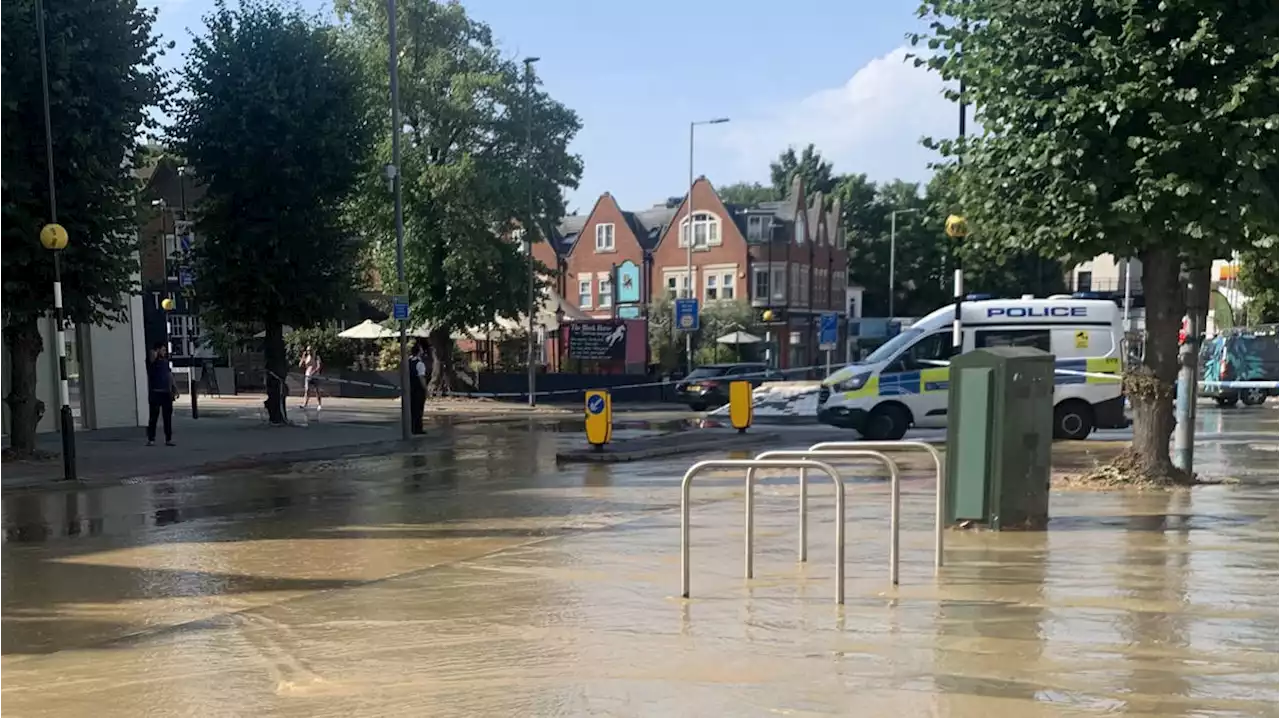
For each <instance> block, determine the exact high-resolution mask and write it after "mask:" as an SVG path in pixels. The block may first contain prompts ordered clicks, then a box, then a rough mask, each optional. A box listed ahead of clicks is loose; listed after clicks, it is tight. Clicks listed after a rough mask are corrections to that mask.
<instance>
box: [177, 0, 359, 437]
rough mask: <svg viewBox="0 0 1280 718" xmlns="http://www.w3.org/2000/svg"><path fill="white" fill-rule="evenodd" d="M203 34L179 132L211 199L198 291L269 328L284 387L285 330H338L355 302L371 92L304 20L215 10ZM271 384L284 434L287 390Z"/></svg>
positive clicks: (333, 44)
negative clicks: (351, 212) (353, 209)
mask: <svg viewBox="0 0 1280 718" xmlns="http://www.w3.org/2000/svg"><path fill="white" fill-rule="evenodd" d="M205 22H206V24H207V26H208V29H207V31H206V33H205V34H204V35H201V36H198V37H196V38H195V40H194V42H193V45H192V49H191V52H190V54H189V56H188V59H187V66H186V69H185V72H184V80H185V87H184V89H185V91H186V92H185V95H184V96H183V98H182V99H181V100H179V103H178V105H179V110H178V116H177V122H176V124H175V126H174V128H173V136H174V139H175V140H176V142H177V145H178V149H179V151H181V152H182V153H183V155H184V156H185V157H187V159H188V161H189V162H191V164H192V165H193V166H194V167H195V168H196V171H197V172H199V173H200V177H201V179H202V181H203V182H204V183H205V186H206V188H207V190H206V194H205V197H204V199H203V201H202V202H201V204H200V208H199V216H198V218H197V230H198V231H197V233H198V235H199V236H200V237H201V238H202V239H201V241H200V242H199V243H197V245H196V248H195V256H194V260H195V269H196V272H195V274H196V283H195V290H196V294H197V296H198V297H199V299H200V302H201V311H202V312H203V313H207V314H208V315H209V317H210V319H211V320H213V321H215V322H227V323H231V322H236V321H244V320H249V319H252V320H254V321H256V322H260V323H261V324H262V325H263V326H264V327H265V328H266V337H265V353H266V364H267V369H268V371H270V372H271V373H273V374H275V375H276V376H277V377H284V376H285V375H286V373H287V371H288V361H287V358H286V354H285V343H284V336H283V328H284V326H285V325H291V326H295V327H302V326H308V325H311V324H313V323H316V322H317V321H320V320H323V319H326V318H329V317H332V316H333V315H334V313H335V312H336V311H338V309H339V308H340V307H341V306H342V304H343V302H344V301H345V300H347V299H348V298H349V296H350V293H351V290H352V284H353V280H354V277H353V272H352V267H353V266H354V264H355V257H356V249H357V244H356V242H355V241H354V240H353V230H352V227H351V226H350V224H349V222H348V221H347V220H346V216H345V214H344V202H346V201H347V199H348V197H349V196H350V194H351V192H352V190H353V188H354V187H355V186H356V184H357V181H358V179H359V177H360V174H361V173H362V172H365V171H368V170H369V166H368V162H367V157H368V151H369V148H370V145H371V134H370V131H371V129H372V123H371V122H370V115H369V108H368V105H367V103H366V101H365V98H366V96H367V93H366V92H365V90H364V89H363V88H364V80H363V78H362V76H361V73H360V65H359V63H358V61H357V59H356V57H355V54H354V53H353V52H351V51H350V50H349V49H348V48H347V47H346V46H345V45H344V44H343V43H342V42H340V40H339V37H338V33H337V31H336V29H335V28H333V27H327V26H324V25H322V24H321V23H319V22H318V21H317V20H316V19H314V18H311V17H308V16H305V15H304V14H302V12H301V11H300V10H297V9H285V8H282V7H280V6H277V5H273V4H268V3H260V2H257V1H256V0H245V1H244V2H243V3H242V4H241V5H240V6H239V7H238V8H237V9H232V8H229V7H227V6H226V5H224V4H221V3H219V4H218V6H217V7H216V9H215V10H214V12H213V13H212V14H210V15H209V16H208V17H207V18H205ZM267 385H268V392H269V401H268V402H267V406H268V407H269V409H270V411H271V420H272V421H273V422H282V421H284V420H285V416H284V401H282V399H281V396H280V392H281V390H282V388H283V387H282V386H281V382H280V381H269V382H268V383H267Z"/></svg>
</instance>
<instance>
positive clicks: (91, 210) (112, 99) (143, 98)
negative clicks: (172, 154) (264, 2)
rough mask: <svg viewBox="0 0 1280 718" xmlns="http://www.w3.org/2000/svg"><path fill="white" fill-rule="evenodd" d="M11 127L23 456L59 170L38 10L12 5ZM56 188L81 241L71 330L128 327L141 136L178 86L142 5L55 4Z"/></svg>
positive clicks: (2, 69)
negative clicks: (170, 85)
mask: <svg viewBox="0 0 1280 718" xmlns="http://www.w3.org/2000/svg"><path fill="white" fill-rule="evenodd" d="M0 7H2V9H0V13H2V20H0V32H2V34H3V39H2V40H0V42H2V44H3V47H4V50H3V53H4V59H3V62H0V86H2V87H3V119H2V120H0V132H2V133H3V141H2V142H0V147H2V150H0V151H2V152H3V162H2V166H3V171H4V199H3V205H4V210H3V211H4V219H3V223H2V224H3V233H4V240H3V241H4V244H3V252H2V253H0V254H2V256H3V260H2V261H3V265H4V282H3V287H4V295H3V296H4V301H3V307H4V309H3V314H4V341H5V345H6V346H7V347H8V348H9V351H10V352H11V356H12V359H13V361H12V363H11V364H10V365H9V366H8V367H7V368H8V369H9V371H10V394H9V395H8V396H7V397H6V399H5V400H6V402H8V404H9V408H10V411H11V416H12V419H13V424H12V444H13V448H14V449H15V451H18V452H30V451H31V450H32V449H33V447H34V441H35V435H34V432H35V428H36V423H37V416H38V414H39V412H40V402H38V401H37V400H36V398H35V388H36V387H35V380H36V359H37V357H38V356H39V354H40V351H41V349H42V343H41V340H40V334H39V328H38V322H39V319H40V317H42V316H44V315H45V314H47V313H48V312H50V311H51V310H52V308H53V260H52V257H51V255H50V253H49V252H48V251H47V250H45V249H44V248H43V247H42V246H41V244H40V241H39V234H40V228H41V227H42V226H43V225H44V224H46V223H47V222H50V221H51V214H50V209H51V207H50V201H49V200H50V196H49V181H48V174H47V172H48V164H47V161H46V157H45V127H44V115H43V112H42V107H43V97H42V90H41V88H42V85H41V75H40V53H39V43H38V41H37V38H36V4H35V2H33V0H13V2H5V3H4V4H3V6H0ZM44 14H45V33H46V36H47V43H46V45H47V54H48V70H49V105H50V114H51V120H52V121H51V125H52V134H53V180H54V183H55V185H56V194H57V200H58V222H59V223H60V224H61V225H62V226H64V227H65V228H66V230H67V234H68V236H69V238H70V242H69V244H68V246H67V248H66V249H64V250H62V251H61V255H60V260H61V265H62V297H63V306H64V308H65V313H66V316H67V319H68V320H69V321H72V322H75V323H77V324H101V323H110V322H114V321H118V320H120V319H122V317H123V313H124V311H125V308H126V307H127V301H128V297H129V295H130V294H131V293H132V292H133V291H134V289H135V285H134V283H133V282H132V275H133V273H134V272H135V271H137V266H138V265H137V261H136V259H134V250H135V248H136V247H135V242H134V237H135V236H136V234H137V224H136V214H135V193H136V192H137V189H138V181H137V179H136V178H135V177H134V176H133V174H132V172H131V169H132V168H133V166H134V160H135V155H136V153H137V150H138V133H139V129H140V128H147V127H150V123H151V120H150V117H149V116H148V114H147V110H148V109H149V108H152V107H155V106H158V105H160V104H161V102H162V99H163V93H164V90H165V87H166V84H165V77H164V74H163V72H162V71H161V70H160V69H159V68H158V67H157V65H156V61H157V58H158V57H159V56H160V54H161V53H162V48H161V46H160V44H159V42H158V39H157V37H156V35H155V33H154V32H153V25H154V24H155V18H156V15H155V11H153V10H146V9H142V8H139V7H138V6H137V3H135V2H132V0H67V1H65V2H56V3H48V2H47V3H45V4H44Z"/></svg>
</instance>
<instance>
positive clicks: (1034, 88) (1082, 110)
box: [913, 0, 1277, 481]
mask: <svg viewBox="0 0 1280 718" xmlns="http://www.w3.org/2000/svg"><path fill="white" fill-rule="evenodd" d="M920 15H921V16H922V17H924V18H926V19H927V20H928V21H929V22H930V28H931V29H930V31H929V33H927V34H926V35H924V36H918V37H915V38H913V40H914V41H915V42H918V43H920V44H923V45H926V46H927V47H928V48H929V50H930V53H929V54H928V56H927V57H925V58H922V59H920V60H919V62H922V63H927V64H928V65H929V66H930V67H932V68H933V69H934V70H936V71H938V72H939V73H940V74H941V75H942V77H943V78H944V79H946V80H948V81H952V82H955V81H962V82H963V86H964V87H965V93H966V96H965V99H966V101H968V102H969V103H971V104H972V105H973V106H974V107H975V108H976V116H977V120H978V123H979V124H980V125H981V126H982V128H983V130H982V132H981V134H980V135H979V136H977V137H972V138H970V139H969V140H967V141H943V142H940V143H938V146H939V147H940V149H941V150H942V152H943V154H944V155H945V156H946V157H948V158H951V159H953V160H959V161H960V170H959V181H958V187H959V194H960V198H961V204H962V206H963V210H964V212H965V214H966V215H967V216H968V218H969V220H970V228H971V232H972V234H971V235H970V237H969V238H968V242H971V243H979V244H984V245H988V246H991V247H994V248H997V249H999V248H1007V247H1012V246H1019V245H1020V246H1027V247H1034V248H1037V249H1039V250H1041V251H1043V252H1045V253H1047V254H1050V255H1053V256H1063V257H1073V258H1075V257H1086V256H1093V255H1096V254H1099V253H1102V252H1111V253H1114V254H1116V255H1119V256H1132V257H1137V258H1138V259H1140V260H1141V261H1142V267H1143V280H1142V281H1143V290H1144V293H1145V295H1146V306H1147V309H1146V325H1147V332H1146V338H1145V340H1144V341H1145V347H1144V349H1145V351H1144V352H1143V359H1142V361H1141V362H1140V363H1139V364H1138V365H1136V366H1134V367H1132V368H1131V369H1130V371H1129V372H1128V374H1127V376H1126V378H1125V384H1126V389H1127V391H1128V395H1129V398H1130V401H1131V402H1132V404H1133V406H1134V419H1135V422H1134V424H1135V425H1134V441H1133V446H1132V449H1131V451H1130V452H1128V453H1127V454H1126V455H1124V456H1122V457H1121V458H1120V459H1118V460H1117V463H1116V464H1115V465H1114V466H1113V467H1112V468H1113V469H1116V470H1119V472H1120V473H1121V474H1122V475H1125V476H1128V477H1132V478H1139V479H1145V480H1154V481H1185V480H1188V478H1189V477H1187V476H1185V475H1184V474H1182V473H1181V472H1178V471H1176V470H1175V468H1174V466H1173V465H1172V463H1171V461H1170V458H1169V437H1170V434H1171V433H1172V430H1173V425H1174V417H1173V386H1174V380H1175V378H1176V375H1177V372H1178V341H1177V335H1178V328H1179V325H1180V323H1181V319H1182V317H1183V315H1184V312H1185V311H1186V293H1185V292H1184V287H1183V284H1182V282H1181V281H1180V279H1179V277H1180V272H1181V270H1182V269H1183V267H1186V268H1196V267H1203V266H1205V265H1206V264H1207V262H1208V260H1209V259H1211V258H1212V257H1215V256H1224V255H1225V254H1226V252H1227V251H1228V250H1229V249H1230V248H1232V247H1240V246H1247V245H1250V244H1253V243H1256V242H1265V241H1267V240H1268V238H1269V237H1272V236H1274V234H1275V232H1276V212H1277V209H1276V208H1277V201H1276V200H1277V197H1276V172H1277V162H1276V142H1275V134H1276V126H1277V123H1276V107H1277V83H1276V41H1277V25H1276V17H1275V5H1274V3H1270V2H1266V1H1265V0H1241V1H1240V2H1232V3H1223V2H1218V1H1217V0H1169V1H1168V2H1161V3H1152V2H1142V1H1140V0H1105V1H1103V0H1069V1H1067V2H1063V1H1062V0H1022V1H1021V2H1016V3H1012V2H996V1H995V0H926V1H925V2H924V3H923V4H922V5H921V7H920ZM953 97H954V94H953Z"/></svg>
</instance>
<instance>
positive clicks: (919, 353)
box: [818, 297, 1128, 440]
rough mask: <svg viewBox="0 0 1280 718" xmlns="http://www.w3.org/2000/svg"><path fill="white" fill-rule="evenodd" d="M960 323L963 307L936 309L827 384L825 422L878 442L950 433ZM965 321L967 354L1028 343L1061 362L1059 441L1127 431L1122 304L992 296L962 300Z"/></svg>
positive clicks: (821, 411)
mask: <svg viewBox="0 0 1280 718" xmlns="http://www.w3.org/2000/svg"><path fill="white" fill-rule="evenodd" d="M954 317H955V305H947V306H945V307H943V308H941V309H938V310H937V311H935V312H933V313H932V314H930V315H929V316H927V317H925V318H924V319H921V320H920V321H918V322H916V323H915V324H913V325H912V326H911V328H910V329H905V330H903V331H902V333H900V334H898V335H897V336H895V337H893V338H892V339H890V340H889V341H888V342H886V343H885V344H883V345H882V346H881V347H880V348H878V349H876V350H875V351H874V352H872V353H871V354H870V355H869V356H868V357H867V358H866V359H865V360H863V361H862V362H859V363H857V364H850V365H849V366H846V367H844V368H843V369H841V370H839V371H837V372H835V373H834V374H832V375H831V376H829V377H827V378H826V379H824V380H823V382H822V388H821V389H820V390H819V394H818V420H819V421H821V422H822V423H824V424H830V425H831V426H838V427H842V428H848V429H855V430H857V431H858V433H859V434H862V435H863V436H865V437H866V438H868V439H873V440H884V439H890V440H892V439H900V438H902V435H903V434H904V433H906V431H907V429H908V428H910V427H913V426H914V427H921V428H930V427H942V426H946V423H947V376H948V374H949V372H950V369H949V368H948V367H947V366H946V365H945V363H946V362H947V361H948V360H949V359H950V358H951V322H952V320H953V319H954ZM961 321H962V323H963V325H964V344H963V351H966V352H968V351H973V350H974V349H978V348H982V347H995V346H1030V347H1035V348H1037V349H1042V350H1044V351H1047V352H1050V353H1052V354H1053V355H1054V356H1055V357H1056V365H1057V369H1058V370H1059V372H1058V373H1057V374H1055V376H1054V392H1053V401H1054V412H1053V421H1054V425H1053V433H1054V437H1055V438H1060V439H1083V438H1085V437H1086V436H1088V435H1089V433H1090V432H1092V431H1093V430H1094V429H1095V428H1121V427H1124V426H1128V421H1127V419H1126V418H1125V415H1124V397H1122V396H1121V391H1120V351H1121V338H1122V337H1123V329H1122V326H1121V317H1120V309H1119V307H1117V306H1116V305H1115V303H1114V302H1110V301H1106V300H1096V299H1072V298H1070V297H1061V298H1059V297H1051V298H1049V299H988V300H981V301H973V302H964V303H962V304H961ZM1063 372H1072V373H1063ZM1086 372H1087V373H1088V374H1094V375H1096V374H1111V375H1114V376H1115V378H1114V379H1111V378H1107V377H1101V376H1085V375H1084V373H1086Z"/></svg>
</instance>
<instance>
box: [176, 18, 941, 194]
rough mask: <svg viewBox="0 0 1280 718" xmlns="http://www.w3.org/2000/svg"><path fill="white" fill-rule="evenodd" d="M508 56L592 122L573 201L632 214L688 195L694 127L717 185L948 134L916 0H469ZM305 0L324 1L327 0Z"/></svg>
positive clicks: (894, 172) (887, 160)
mask: <svg viewBox="0 0 1280 718" xmlns="http://www.w3.org/2000/svg"><path fill="white" fill-rule="evenodd" d="M463 4H464V5H465V7H466V8H467V9H468V11H469V12H470V13H471V14H472V16H473V17H475V18H477V19H479V20H482V21H484V22H486V23H488V24H489V25H490V26H491V27H492V28H493V29H494V33H495V36H496V37H497V39H498V41H499V42H500V44H501V45H502V47H503V48H504V50H506V51H507V52H508V53H509V54H511V55H512V56H513V57H523V56H526V55H537V56H539V57H541V58H542V61H541V62H540V63H539V65H538V71H539V74H540V76H541V78H542V79H543V81H544V83H545V85H546V87H547V88H548V90H549V91H550V92H551V94H552V95H553V96H554V97H555V98H557V99H558V100H560V101H561V102H563V103H565V104H566V105H568V106H569V107H571V108H573V109H574V110H575V111H577V112H578V114H579V115H580V116H581V118H582V122H583V128H582V131H581V132H580V133H579V134H578V137H577V140H576V141H575V143H574V146H573V149H574V151H576V152H577V153H579V154H581V155H582V157H583V160H584V163H585V172H584V173H583V177H582V183H581V186H580V187H579V188H578V189H577V190H573V191H570V192H569V193H568V200H569V209H570V210H574V209H578V210H580V211H584V212H585V211H588V210H590V208H591V205H592V203H593V202H594V201H595V198H596V197H597V196H598V195H599V194H600V193H601V192H604V191H606V190H607V191H609V192H612V193H613V195H614V196H615V197H617V198H618V200H619V202H620V204H622V206H623V207H624V208H628V209H641V208H644V207H647V206H649V205H650V204H652V203H654V202H657V201H660V200H662V199H663V198H665V197H667V196H672V195H678V194H682V193H683V191H684V187H685V185H686V184H687V182H688V161H689V160H688V153H689V145H688V142H689V141H688V132H689V122H690V121H691V120H695V119H707V118H711V117H722V116H723V117H729V118H730V119H731V122H730V123H729V124H727V125H719V126H713V127H703V128H699V130H698V138H697V144H696V155H695V165H694V167H695V173H696V174H705V175H706V176H707V177H709V178H710V179H711V181H712V182H713V183H716V184H728V183H730V182H734V181H738V180H756V181H764V182H767V180H768V162H769V160H770V159H771V158H773V157H775V156H776V155H777V153H778V152H780V151H782V150H783V149H785V148H786V147H787V146H788V145H793V146H803V145H804V144H807V143H809V142H813V143H815V144H816V145H817V146H818V149H819V150H821V151H822V152H823V154H824V155H826V156H827V157H828V158H829V159H831V160H832V161H834V163H835V165H836V169H837V170H838V171H841V172H865V173H867V174H868V175H870V176H871V177H872V178H873V179H879V180H883V179H892V178H894V177H900V178H903V179H908V180H913V181H919V180H924V179H927V177H928V175H929V172H928V169H927V167H926V164H927V162H928V161H929V160H930V159H931V154H930V153H928V152H927V151H926V150H924V149H923V148H921V147H920V146H919V143H918V140H919V138H920V137H921V136H922V135H926V134H933V135H941V134H949V133H951V132H954V128H955V124H956V110H955V109H954V105H949V104H948V103H947V102H946V101H945V100H944V99H942V98H941V97H940V95H939V91H940V89H941V83H940V81H939V80H938V79H937V78H936V77H934V76H932V75H929V74H928V73H926V72H925V71H923V70H918V69H915V68H913V67H912V66H911V65H910V64H909V63H904V62H902V55H903V53H904V52H905V50H904V48H905V46H906V40H905V39H904V35H905V34H906V33H907V32H910V31H912V30H913V29H916V28H918V27H920V21H918V20H917V19H916V18H915V8H916V3H915V2H914V0H854V1H852V2H850V1H848V0H846V1H845V2H839V1H838V0H823V1H821V2H819V1H818V0H790V1H789V2H783V3H766V2H761V1H760V0H736V1H735V0H650V1H649V2H645V3H625V2H617V1H616V0H470V1H468V2H464V3H463ZM212 5H213V2H212V0H160V3H159V8H160V20H159V28H158V29H159V32H160V33H161V34H162V35H163V36H164V37H165V38H166V39H173V40H176V41H177V42H178V48H177V51H176V52H175V53H171V55H170V57H169V58H167V62H170V63H173V64H175V65H176V64H177V63H179V62H180V55H181V52H182V51H183V50H185V48H186V47H187V46H188V45H189V42H188V41H187V32H186V30H187V28H192V29H197V28H199V27H201V20H200V18H201V16H202V15H203V14H204V13H206V12H207V11H208V10H209V9H210V8H211V7H212ZM303 5H304V7H307V8H309V9H314V10H318V11H326V12H327V11H328V10H327V8H328V7H329V3H328V2H323V0H305V1H304V2H303Z"/></svg>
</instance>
